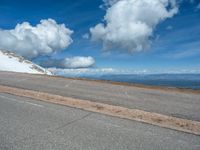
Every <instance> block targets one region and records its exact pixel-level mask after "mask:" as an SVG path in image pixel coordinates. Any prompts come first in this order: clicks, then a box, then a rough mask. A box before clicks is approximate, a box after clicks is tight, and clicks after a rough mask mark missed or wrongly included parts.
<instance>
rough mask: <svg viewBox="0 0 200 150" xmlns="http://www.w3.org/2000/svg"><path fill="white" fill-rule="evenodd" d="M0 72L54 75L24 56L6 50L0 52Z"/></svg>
mask: <svg viewBox="0 0 200 150" xmlns="http://www.w3.org/2000/svg"><path fill="white" fill-rule="evenodd" d="M0 71H11V72H21V73H31V74H47V75H52V73H51V72H50V71H48V70H46V69H45V68H42V67H41V66H39V65H36V64H34V63H33V62H31V61H29V60H26V59H24V58H23V57H22V56H19V55H16V54H15V53H12V52H9V51H5V50H0Z"/></svg>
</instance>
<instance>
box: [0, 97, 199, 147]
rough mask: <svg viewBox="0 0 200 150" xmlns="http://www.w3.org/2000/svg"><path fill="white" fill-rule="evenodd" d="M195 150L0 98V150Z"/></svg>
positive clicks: (146, 132) (191, 138)
mask: <svg viewBox="0 0 200 150" xmlns="http://www.w3.org/2000/svg"><path fill="white" fill-rule="evenodd" d="M64 149H66V150H108V149H112V150H199V149H200V137H199V136H195V135H192V134H187V133H182V132H178V131H174V130H170V129H165V128H160V127H157V126H152V125H148V124H143V123H139V122H135V121H129V120H123V119H119V118H113V117H109V116H104V115H101V114H97V113H91V112H87V111H83V110H79V109H75V108H70V107H65V106H60V105H55V104H51V103H45V102H41V101H36V100H33V99H28V98H23V97H17V96H12V95H7V94H0V150H64Z"/></svg>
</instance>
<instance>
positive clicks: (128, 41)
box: [90, 0, 178, 52]
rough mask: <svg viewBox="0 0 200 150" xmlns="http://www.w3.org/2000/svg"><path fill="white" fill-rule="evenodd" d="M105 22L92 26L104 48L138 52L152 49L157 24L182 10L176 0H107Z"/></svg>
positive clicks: (93, 32) (105, 0) (97, 39)
mask: <svg viewBox="0 0 200 150" xmlns="http://www.w3.org/2000/svg"><path fill="white" fill-rule="evenodd" d="M103 1H104V2H105V5H106V6H107V7H108V8H107V11H106V15H105V16H104V22H103V23H99V24H97V25H96V26H95V27H92V28H90V33H91V38H92V40H94V41H101V42H102V44H103V48H104V49H106V50H108V49H114V48H116V47H117V48H120V49H122V50H125V51H126V52H127V51H128V52H136V51H141V50H143V49H145V48H148V47H149V46H150V43H151V38H152V37H153V33H154V30H155V28H156V26H157V25H158V24H159V23H160V22H161V21H164V20H166V19H167V18H171V17H173V16H174V15H175V14H176V13H177V12H178V7H177V4H176V0H103Z"/></svg>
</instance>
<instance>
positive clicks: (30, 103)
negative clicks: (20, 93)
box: [0, 95, 44, 108]
mask: <svg viewBox="0 0 200 150" xmlns="http://www.w3.org/2000/svg"><path fill="white" fill-rule="evenodd" d="M0 97H1V98H5V99H7V100H10V101H13V102H17V103H21V104H29V105H32V106H36V107H41V108H43V107H44V106H43V105H39V104H35V103H32V102H25V101H20V100H17V99H14V98H10V97H7V96H3V95H0Z"/></svg>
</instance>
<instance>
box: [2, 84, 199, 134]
mask: <svg viewBox="0 0 200 150" xmlns="http://www.w3.org/2000/svg"><path fill="white" fill-rule="evenodd" d="M0 92H1V93H7V94H12V95H16V96H23V97H28V98H33V99H37V100H41V101H46V102H51V103H55V104H60V105H65V106H70V107H74V108H79V109H83V110H87V111H91V112H97V113H101V114H105V115H109V116H114V117H119V118H124V119H129V120H134V121H139V122H143V123H148V124H152V125H157V126H160V127H165V128H169V129H174V130H178V131H182V132H187V133H191V134H196V135H200V122H198V121H193V120H187V119H181V118H176V117H171V116H167V115H163V114H158V113H154V112H147V111H143V110H138V109H128V108H125V107H120V106H113V105H108V104H103V103H97V102H91V101H88V100H80V99H74V98H69V97H63V96H59V95H53V94H50V93H44V92H38V91H32V90H25V89H20V88H14V87H8V86H1V85H0Z"/></svg>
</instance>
